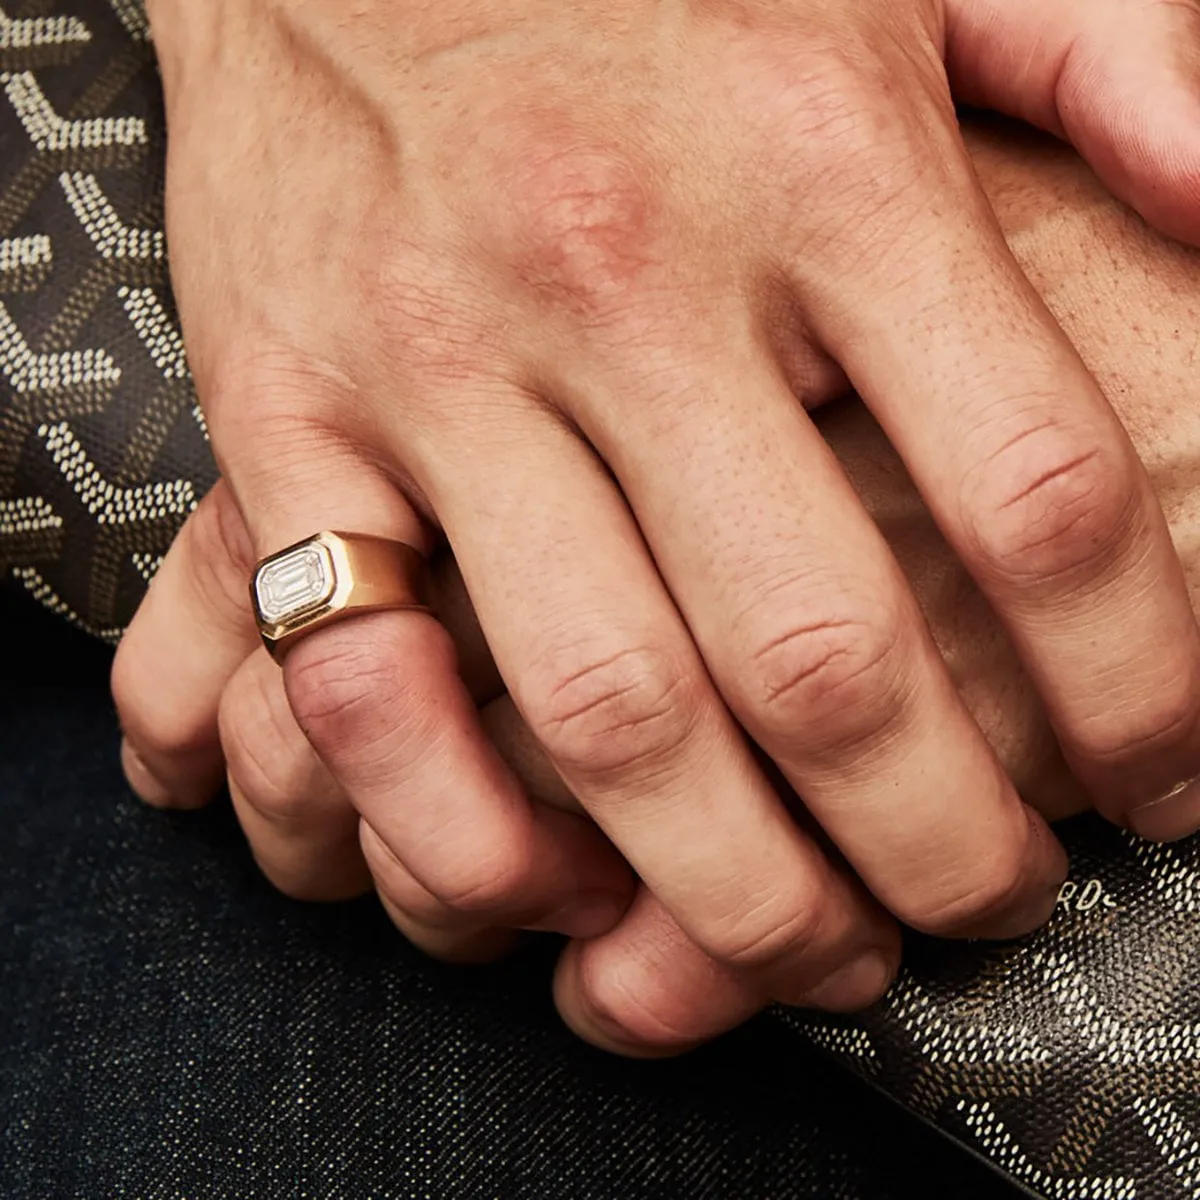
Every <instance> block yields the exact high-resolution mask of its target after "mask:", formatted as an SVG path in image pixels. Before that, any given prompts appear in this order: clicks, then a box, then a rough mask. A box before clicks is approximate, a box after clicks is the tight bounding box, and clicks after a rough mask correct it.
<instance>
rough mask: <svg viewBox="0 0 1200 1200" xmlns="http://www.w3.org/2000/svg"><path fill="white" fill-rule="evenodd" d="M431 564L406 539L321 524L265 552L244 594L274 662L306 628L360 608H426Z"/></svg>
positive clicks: (313, 628) (315, 627)
mask: <svg viewBox="0 0 1200 1200" xmlns="http://www.w3.org/2000/svg"><path fill="white" fill-rule="evenodd" d="M428 581H429V569H428V565H427V564H426V562H425V559H424V558H423V557H422V556H421V554H420V553H419V552H418V551H417V550H415V549H414V548H413V547H412V546H410V545H408V544H407V543H405V542H397V541H392V540H391V539H389V538H380V537H372V536H370V535H368V534H363V533H336V532H333V531H329V530H326V531H323V532H321V533H318V534H315V535H314V536H313V537H310V538H305V539H304V541H302V542H297V543H296V544H295V545H293V546H288V547H287V548H286V549H284V550H280V551H279V552H278V553H277V554H272V555H271V556H270V557H269V558H264V559H263V560H262V562H260V563H259V564H258V566H257V567H256V568H255V569H254V577H253V579H252V580H251V582H250V600H251V603H252V604H253V606H254V614H255V617H256V619H257V621H258V631H259V633H260V634H261V635H262V639H263V642H264V643H265V644H266V647H267V649H268V650H269V651H270V652H271V654H272V656H273V657H274V658H275V660H276V661H282V659H283V656H284V654H285V653H286V651H287V650H288V649H290V648H291V647H292V646H293V645H294V644H295V643H296V642H298V641H299V640H300V639H301V638H303V637H307V636H308V635H309V634H310V633H313V632H315V631H316V630H318V629H322V628H324V627H325V626H326V625H332V624H333V623H334V622H336V621H344V620H346V618H348V617H353V616H358V615H360V614H364V613H371V612H383V611H385V610H388V609H414V610H417V611H422V612H429V611H431V609H430V607H429V583H428Z"/></svg>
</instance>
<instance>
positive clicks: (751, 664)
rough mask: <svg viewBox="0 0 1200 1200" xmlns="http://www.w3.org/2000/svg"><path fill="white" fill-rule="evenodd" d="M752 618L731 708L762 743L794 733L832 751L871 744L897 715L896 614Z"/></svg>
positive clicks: (887, 610) (899, 636)
mask: <svg viewBox="0 0 1200 1200" xmlns="http://www.w3.org/2000/svg"><path fill="white" fill-rule="evenodd" d="M785 611H787V616H785V617H783V618H779V617H775V616H771V617H763V616H760V617H758V618H757V620H758V622H759V624H760V625H761V626H762V627H763V629H764V630H768V631H769V632H764V633H759V634H754V633H751V635H750V637H749V639H748V644H749V645H750V647H751V650H750V653H749V655H748V657H747V660H746V662H747V666H746V669H745V671H744V672H743V675H744V678H743V680H742V682H741V683H740V684H738V685H737V687H738V689H739V695H738V701H740V703H739V704H738V705H737V706H738V707H739V709H740V711H742V712H744V713H745V714H747V719H748V720H752V721H753V722H754V723H756V724H757V725H758V726H759V727H760V728H761V729H762V731H763V732H764V734H765V735H766V736H769V737H772V738H789V739H794V738H795V737H796V736H797V731H798V730H807V731H809V734H810V736H813V737H817V738H820V739H821V740H826V741H832V742H836V743H838V744H843V743H845V742H853V741H859V740H863V739H866V738H869V737H870V736H872V734H874V733H876V732H877V731H878V730H879V728H881V727H882V725H884V724H885V723H886V722H887V721H888V720H889V718H890V717H891V716H893V715H894V714H895V713H896V712H897V711H898V709H899V706H900V703H901V700H902V695H903V690H904V689H903V683H904V679H905V672H904V670H903V661H902V660H903V653H902V647H903V645H904V641H905V638H904V630H903V627H902V624H901V620H900V616H899V612H900V610H899V607H898V606H893V607H886V606H883V605H880V606H879V607H878V609H877V611H875V612H874V613H871V614H869V615H866V616H844V617H837V616H830V617H824V618H818V619H810V620H807V621H805V622H803V623H796V622H795V617H794V612H795V611H796V610H794V609H792V610H790V611H788V610H786V609H785Z"/></svg>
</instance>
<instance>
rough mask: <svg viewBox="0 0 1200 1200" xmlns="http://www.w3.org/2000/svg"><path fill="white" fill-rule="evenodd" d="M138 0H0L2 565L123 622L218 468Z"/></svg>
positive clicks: (64, 607)
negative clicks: (186, 332) (171, 266)
mask: <svg viewBox="0 0 1200 1200" xmlns="http://www.w3.org/2000/svg"><path fill="white" fill-rule="evenodd" d="M162 146H163V130H162V127H161V116H160V115H159V105H158V93H157V76H156V72H155V67H154V62H153V55H152V52H151V48H150V45H149V41H148V29H147V25H146V20H145V13H144V11H143V9H142V6H141V4H140V2H138V0H86V2H83V0H63V3H58V0H0V573H3V574H6V575H7V576H8V577H9V578H11V579H12V580H13V582H14V583H16V584H18V585H19V586H21V587H23V588H24V589H25V590H26V591H28V592H29V593H30V594H31V595H33V596H34V597H35V598H37V599H38V600H40V601H41V602H42V603H44V604H46V605H47V606H48V607H50V608H51V609H53V610H54V611H55V612H58V613H60V614H62V615H63V616H65V617H67V618H68V619H70V620H72V621H74V622H75V623H76V624H78V625H81V626H82V627H83V628H85V629H88V630H89V631H91V632H92V633H95V634H97V635H98V636H102V637H106V638H109V639H115V638H116V637H117V636H119V633H120V630H121V627H122V626H123V625H124V624H125V623H126V622H127V621H128V620H129V618H130V617H131V616H132V614H133V611H134V609H135V608H136V605H137V602H138V600H139V599H140V597H141V595H142V593H143V591H144V590H145V587H146V585H147V583H148V582H149V580H150V579H151V578H152V577H153V574H154V572H155V571H156V570H157V568H158V566H159V564H160V563H161V562H162V557H163V554H164V553H165V551H166V548H167V546H169V544H170V542H171V539H172V538H173V537H174V534H175V533H176V532H177V530H178V528H179V526H180V524H181V523H182V521H183V520H184V519H185V518H186V516H187V514H188V513H189V512H190V511H191V510H192V509H193V508H194V507H195V505H196V502H197V500H198V498H199V497H200V496H202V495H203V494H204V492H205V491H206V490H207V489H208V488H209V487H210V486H211V485H212V482H213V480H214V479H215V470H214V467H213V464H212V461H211V456H210V454H209V453H208V449H207V444H206V433H205V430H204V425H203V420H202V418H201V419H199V420H198V419H197V417H198V413H199V409H198V406H197V404H196V398H195V395H194V392H193V389H192V384H191V376H190V373H189V372H188V368H187V360H186V356H185V353H184V349H183V339H182V337H181V336H180V333H179V329H178V324H177V322H176V320H175V317H174V311H173V306H172V302H171V296H170V289H169V287H168V284H167V272H166V245H165V239H164V236H163V231H162V169H163V157H162Z"/></svg>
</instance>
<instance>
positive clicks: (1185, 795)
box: [1129, 779, 1200, 842]
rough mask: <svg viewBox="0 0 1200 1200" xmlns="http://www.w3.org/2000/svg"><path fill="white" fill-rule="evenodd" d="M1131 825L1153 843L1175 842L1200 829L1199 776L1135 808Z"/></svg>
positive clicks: (1130, 815)
mask: <svg viewBox="0 0 1200 1200" xmlns="http://www.w3.org/2000/svg"><path fill="white" fill-rule="evenodd" d="M1129 828H1130V829H1132V830H1133V832H1134V833H1136V834H1138V836H1139V837H1144V838H1149V839H1150V840H1151V841H1154V842H1173V841H1175V840H1176V839H1178V838H1181V837H1187V836H1188V834H1190V833H1195V832H1196V830H1197V829H1200V779H1187V780H1185V781H1184V782H1183V783H1177V784H1176V785H1175V786H1174V787H1173V788H1172V789H1171V790H1170V791H1169V792H1168V793H1167V794H1166V795H1165V796H1161V797H1160V798H1159V799H1157V800H1151V801H1150V803H1149V804H1143V805H1141V806H1139V807H1138V808H1135V809H1133V810H1132V811H1131V812H1130V814H1129Z"/></svg>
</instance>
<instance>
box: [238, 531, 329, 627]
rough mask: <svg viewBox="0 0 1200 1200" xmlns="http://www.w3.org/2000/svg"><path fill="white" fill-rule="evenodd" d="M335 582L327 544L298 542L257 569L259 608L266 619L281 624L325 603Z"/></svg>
mask: <svg viewBox="0 0 1200 1200" xmlns="http://www.w3.org/2000/svg"><path fill="white" fill-rule="evenodd" d="M333 585H334V579H333V563H332V561H331V560H330V558H329V552H328V551H327V550H326V549H325V547H324V546H320V545H312V544H310V545H307V546H299V547H297V548H296V549H295V550H289V551H288V552H287V553H286V554H281V555H280V556H279V557H278V558H276V559H272V561H271V562H269V563H266V564H265V565H264V566H263V567H262V568H261V570H260V571H259V572H258V578H257V579H256V580H255V581H254V588H255V592H256V593H257V595H258V611H259V613H260V614H261V616H262V619H263V620H264V621H266V622H268V623H269V624H272V625H279V624H281V623H282V622H284V621H288V620H290V619H291V618H293V617H297V616H299V615H300V614H301V613H305V612H308V610H309V609H311V608H316V607H317V606H318V605H320V604H324V603H325V601H327V600H328V599H329V597H330V596H332V595H333Z"/></svg>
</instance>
